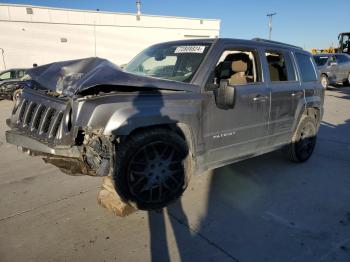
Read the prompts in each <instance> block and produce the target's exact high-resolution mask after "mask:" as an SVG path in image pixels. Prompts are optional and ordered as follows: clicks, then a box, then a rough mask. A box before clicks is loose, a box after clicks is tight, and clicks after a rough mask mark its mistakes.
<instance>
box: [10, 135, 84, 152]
mask: <svg viewBox="0 0 350 262" xmlns="http://www.w3.org/2000/svg"><path fill="white" fill-rule="evenodd" d="M6 142H7V143H10V144H13V145H17V146H21V147H23V148H26V149H29V150H31V151H35V152H36V153H39V154H40V153H44V154H50V155H56V156H63V157H72V158H80V157H81V153H80V151H79V149H78V147H76V146H73V147H56V148H52V147H49V146H48V145H46V144H44V143H41V142H39V141H37V140H35V139H33V138H30V137H28V136H26V135H25V134H23V133H21V132H20V131H17V130H9V131H6Z"/></svg>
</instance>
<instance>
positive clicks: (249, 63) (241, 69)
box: [215, 50, 261, 85]
mask: <svg viewBox="0 0 350 262" xmlns="http://www.w3.org/2000/svg"><path fill="white" fill-rule="evenodd" d="M257 57H258V56H257V53H256V51H253V50H249V51H248V50H226V51H224V52H223V53H222V55H221V57H220V59H219V61H218V62H217V64H216V68H215V78H216V82H217V83H220V81H221V80H223V79H226V80H228V81H229V84H230V85H244V84H248V83H257V82H261V71H260V68H259V66H258V65H259V62H258V59H257Z"/></svg>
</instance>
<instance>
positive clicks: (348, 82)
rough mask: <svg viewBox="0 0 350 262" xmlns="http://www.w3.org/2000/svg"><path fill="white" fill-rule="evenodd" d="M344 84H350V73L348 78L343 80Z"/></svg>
mask: <svg viewBox="0 0 350 262" xmlns="http://www.w3.org/2000/svg"><path fill="white" fill-rule="evenodd" d="M343 85H344V86H349V85H350V73H349V74H348V78H347V79H346V80H345V81H344V82H343Z"/></svg>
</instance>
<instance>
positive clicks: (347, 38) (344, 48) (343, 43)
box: [311, 32, 350, 55]
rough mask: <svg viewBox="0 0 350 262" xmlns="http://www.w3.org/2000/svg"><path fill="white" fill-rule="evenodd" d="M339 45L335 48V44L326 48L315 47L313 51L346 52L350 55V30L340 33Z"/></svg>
mask: <svg viewBox="0 0 350 262" xmlns="http://www.w3.org/2000/svg"><path fill="white" fill-rule="evenodd" d="M338 40H339V47H338V48H334V47H333V46H331V47H329V48H325V49H317V48H313V49H312V50H311V53H313V54H314V55H315V54H323V53H346V54H349V55H350V32H345V33H340V34H339V35H338Z"/></svg>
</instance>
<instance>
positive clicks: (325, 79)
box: [321, 75, 329, 89]
mask: <svg viewBox="0 0 350 262" xmlns="http://www.w3.org/2000/svg"><path fill="white" fill-rule="evenodd" d="M321 84H322V87H323V88H324V89H328V87H329V80H328V77H327V76H326V75H322V76H321Z"/></svg>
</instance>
